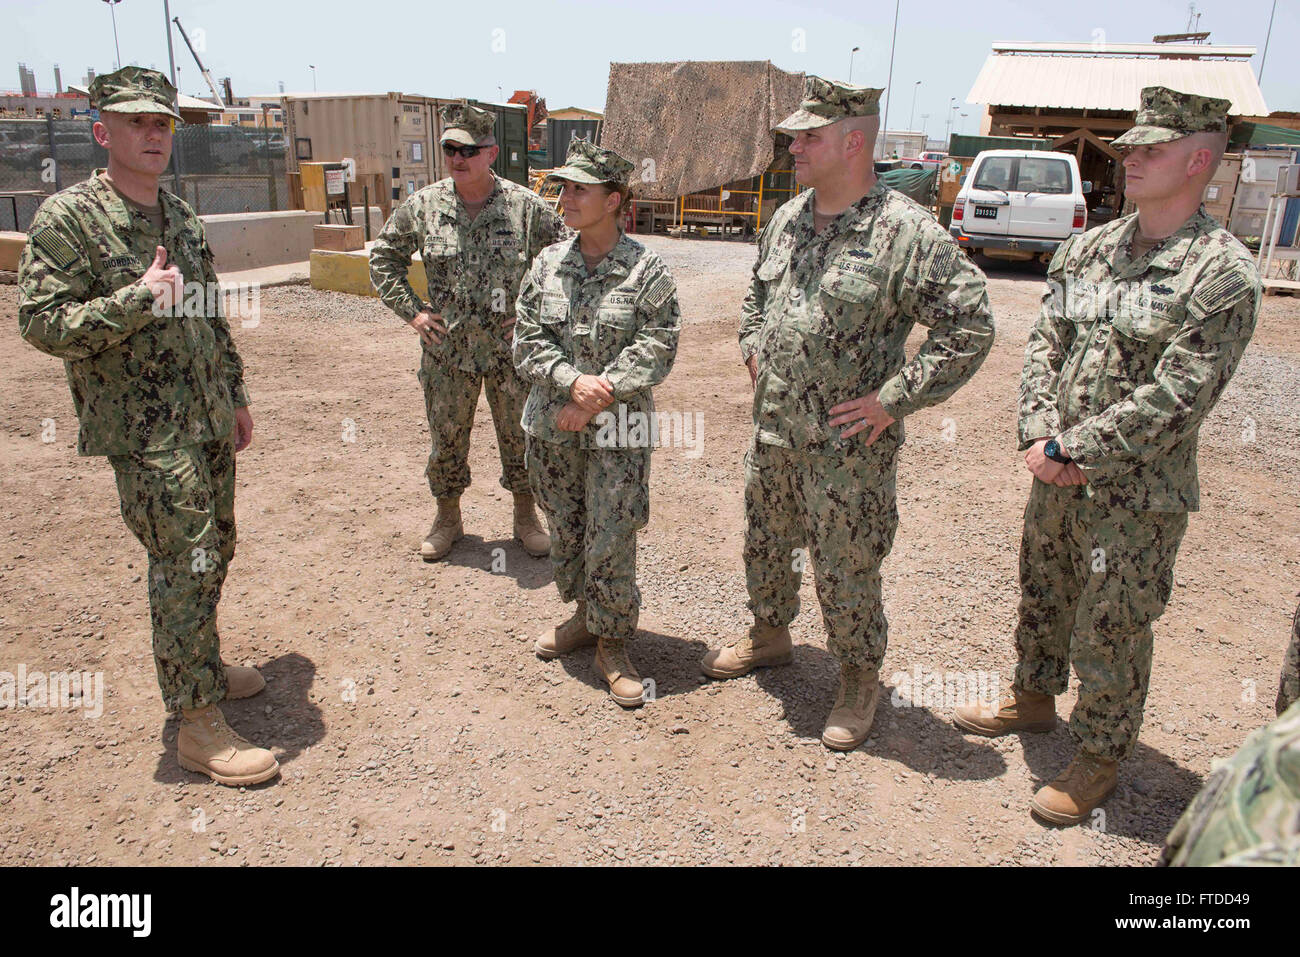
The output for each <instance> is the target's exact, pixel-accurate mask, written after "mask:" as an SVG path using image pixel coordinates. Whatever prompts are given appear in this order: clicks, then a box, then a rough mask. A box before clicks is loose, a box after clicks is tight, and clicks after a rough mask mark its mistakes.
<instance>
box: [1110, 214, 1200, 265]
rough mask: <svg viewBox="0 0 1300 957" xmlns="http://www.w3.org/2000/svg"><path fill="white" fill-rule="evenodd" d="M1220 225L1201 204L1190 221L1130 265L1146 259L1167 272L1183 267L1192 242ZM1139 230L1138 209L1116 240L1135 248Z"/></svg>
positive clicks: (1133, 260) (1147, 262)
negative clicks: (1134, 240) (1134, 241)
mask: <svg viewBox="0 0 1300 957" xmlns="http://www.w3.org/2000/svg"><path fill="white" fill-rule="evenodd" d="M1217 226H1218V223H1217V222H1216V221H1215V220H1214V219H1213V218H1211V216H1210V214H1209V213H1207V212H1206V211H1205V207H1204V206H1201V207H1199V208H1198V209H1197V210H1196V212H1195V213H1193V214H1192V217H1191V218H1190V219H1189V220H1187V222H1185V223H1183V225H1181V226H1179V227H1178V228H1177V229H1176V230H1174V231H1173V232H1172V233H1171V234H1170V235H1169V236H1167V237H1165V239H1164V240H1162V241H1161V243H1160V244H1159V245H1158V246H1156V247H1155V248H1154V249H1153V250H1151V252H1149V253H1148V254H1147V255H1146V256H1141V257H1138V258H1136V259H1131V260H1129V265H1130V266H1131V265H1133V264H1135V263H1140V262H1143V261H1144V260H1145V262H1146V265H1147V268H1151V267H1154V268H1156V269H1163V270H1166V271H1167V272H1178V271H1179V270H1180V269H1182V268H1183V262H1184V260H1186V259H1187V254H1188V253H1189V252H1191V249H1192V243H1194V242H1195V241H1196V240H1197V238H1198V237H1199V236H1201V235H1202V234H1203V233H1206V232H1208V231H1209V230H1211V229H1215V228H1217ZM1137 230H1138V216H1137V213H1134V214H1133V217H1132V219H1131V220H1130V221H1129V222H1128V223H1127V224H1125V226H1124V228H1123V229H1121V231H1120V233H1119V235H1118V236H1117V237H1116V241H1117V242H1118V243H1119V244H1121V245H1123V246H1124V247H1125V248H1127V249H1129V250H1130V251H1131V250H1132V248H1133V245H1132V242H1133V238H1134V237H1135V236H1136V235H1137ZM1148 257H1149V258H1148Z"/></svg>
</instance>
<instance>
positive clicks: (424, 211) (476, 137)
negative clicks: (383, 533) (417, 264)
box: [370, 104, 568, 561]
mask: <svg viewBox="0 0 1300 957" xmlns="http://www.w3.org/2000/svg"><path fill="white" fill-rule="evenodd" d="M441 115H442V122H443V127H444V128H443V133H442V149H443V151H444V152H445V153H446V154H447V165H448V167H449V169H450V170H451V176H450V177H448V178H447V179H442V180H439V181H438V182H436V183H432V184H431V185H429V186H426V187H425V188H424V189H422V190H420V191H419V192H417V193H416V194H415V195H413V196H411V197H410V198H408V199H407V200H406V201H405V202H404V203H402V204H401V205H400V206H399V207H398V208H397V209H396V210H394V211H393V215H392V216H391V217H390V218H389V220H388V222H387V223H386V224H385V225H384V228H383V231H381V232H380V234H379V238H378V239H377V240H376V241H375V244H374V246H373V247H372V248H371V250H370V278H371V282H373V283H374V286H375V289H376V290H377V291H378V293H379V296H380V298H381V299H383V301H384V303H385V304H386V305H387V306H388V307H389V308H390V309H392V310H393V311H394V312H395V313H397V314H398V315H399V316H401V317H402V318H403V319H405V320H406V322H407V324H408V325H409V326H410V327H411V328H412V329H414V330H415V331H416V332H418V333H419V334H420V341H421V343H422V344H423V350H422V352H421V356H420V373H419V378H420V382H421V383H422V384H423V386H424V406H425V412H426V414H427V415H428V418H429V437H430V439H431V440H432V444H433V449H432V451H431V452H430V454H429V465H428V468H427V469H426V471H425V474H426V476H427V477H428V479H429V488H430V490H431V491H432V492H433V495H434V498H435V499H436V500H437V503H438V513H437V516H436V518H435V519H434V522H433V527H432V528H430V529H429V534H428V535H427V536H426V537H425V539H424V542H423V544H422V545H421V546H420V554H421V555H422V556H423V557H424V559H425V561H434V560H435V559H438V558H442V557H443V556H444V555H446V554H447V553H448V552H450V551H451V546H452V544H453V543H454V542H455V541H456V540H457V539H459V538H460V537H461V536H462V535H464V534H465V530H464V527H463V525H462V523H461V517H460V496H461V493H462V492H464V491H465V489H466V488H468V487H469V481H470V478H469V434H470V429H471V427H472V426H473V425H474V409H475V407H476V406H477V405H478V396H479V392H480V390H481V389H483V388H484V387H486V389H487V398H488V406H489V407H490V408H491V410H492V422H493V424H494V425H495V426H496V433H497V448H498V451H499V452H500V455H501V470H502V474H501V485H502V486H503V487H505V488H507V489H509V490H510V491H511V492H512V493H513V494H514V500H515V515H514V534H515V538H517V539H519V541H520V542H522V543H523V546H524V549H525V550H526V551H527V552H528V553H529V554H530V555H534V556H541V555H545V554H547V553H548V552H549V551H550V548H551V542H550V538H549V536H548V535H547V534H546V531H545V530H544V529H543V528H542V527H541V524H540V523H539V522H538V519H537V512H536V510H535V508H534V504H533V496H532V493H531V492H530V491H529V488H528V475H527V473H526V471H525V470H524V433H523V430H522V429H521V428H520V426H519V420H520V416H521V415H522V413H523V406H524V397H525V394H526V391H527V390H526V388H525V386H524V383H523V381H522V380H521V379H520V378H519V376H518V374H517V373H516V372H515V368H514V365H513V364H512V363H511V361H510V339H511V335H512V331H513V329H514V323H515V297H516V296H517V295H518V292H519V283H520V282H521V281H522V280H523V278H524V274H525V273H527V272H528V267H529V266H530V265H531V264H532V261H533V257H535V256H536V255H537V254H538V253H539V252H540V251H541V250H542V249H543V248H544V247H546V246H549V245H550V244H551V243H553V242H556V241H557V240H559V239H563V238H564V237H565V236H566V235H567V234H568V231H567V230H566V229H565V228H564V224H563V223H561V222H560V219H559V217H558V216H556V215H555V212H554V211H553V210H552V209H551V208H550V207H549V206H547V205H546V203H545V202H543V201H542V200H541V199H540V198H539V197H538V196H537V195H536V194H534V193H533V192H531V191H530V190H527V189H525V188H524V187H522V186H519V185H517V184H515V183H511V182H509V181H508V180H504V179H501V178H500V177H498V176H497V175H496V174H495V173H493V172H492V163H493V161H494V160H495V159H496V156H497V145H496V139H495V138H494V137H493V135H492V126H493V123H494V122H495V119H496V114H494V113H489V112H487V111H486V110H480V109H478V108H477V107H472V106H462V105H460V104H451V105H449V106H445V107H443V109H442V114H441ZM417 251H418V252H419V253H420V258H421V259H422V260H423V263H424V274H425V276H426V277H427V279H428V282H429V302H428V303H427V304H426V303H423V302H421V301H420V298H419V296H417V295H416V294H415V291H414V290H413V289H412V288H411V284H410V282H408V281H407V270H408V269H409V268H410V266H411V254H412V253H414V252H417Z"/></svg>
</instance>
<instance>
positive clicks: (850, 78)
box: [849, 47, 862, 83]
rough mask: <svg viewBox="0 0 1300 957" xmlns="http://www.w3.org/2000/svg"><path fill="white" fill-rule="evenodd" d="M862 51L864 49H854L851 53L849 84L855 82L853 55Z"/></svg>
mask: <svg viewBox="0 0 1300 957" xmlns="http://www.w3.org/2000/svg"><path fill="white" fill-rule="evenodd" d="M861 49H862V47H854V48H853V49H852V50H850V51H849V82H850V83H852V82H853V54H855V53H857V52H858V51H859V50H861Z"/></svg>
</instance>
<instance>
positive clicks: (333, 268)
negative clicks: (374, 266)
mask: <svg viewBox="0 0 1300 957" xmlns="http://www.w3.org/2000/svg"><path fill="white" fill-rule="evenodd" d="M373 245H374V243H367V245H366V248H365V249H358V250H356V251H355V252H348V253H337V252H331V251H329V250H325V249H313V250H312V251H311V287H312V288H313V289H330V290H333V291H334V292H349V293H351V294H352V295H354V296H377V295H378V294H377V293H376V292H375V288H374V287H373V286H372V285H370V246H373ZM406 278H407V279H408V280H409V281H410V283H411V288H412V289H414V290H415V294H416V295H417V296H419V297H420V298H421V299H423V300H426V301H427V300H428V298H429V280H428V277H426V276H425V274H424V264H423V263H422V262H421V261H420V257H419V254H418V253H417V254H416V257H415V260H414V262H412V263H411V267H410V269H408V270H407V273H406Z"/></svg>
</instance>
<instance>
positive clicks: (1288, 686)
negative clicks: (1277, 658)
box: [1277, 608, 1300, 714]
mask: <svg viewBox="0 0 1300 957" xmlns="http://www.w3.org/2000/svg"><path fill="white" fill-rule="evenodd" d="M1297 701H1300V608H1297V609H1296V611H1295V617H1294V618H1293V619H1292V620H1291V644H1289V645H1287V648H1286V657H1285V658H1284V659H1283V661H1282V676H1281V678H1280V679H1279V680H1278V685H1277V713H1278V714H1281V713H1282V712H1283V711H1285V710H1286V709H1287V708H1289V707H1291V705H1293V704H1295V703H1296V702H1297Z"/></svg>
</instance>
